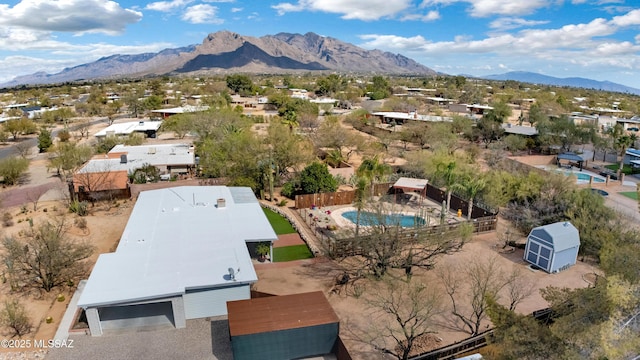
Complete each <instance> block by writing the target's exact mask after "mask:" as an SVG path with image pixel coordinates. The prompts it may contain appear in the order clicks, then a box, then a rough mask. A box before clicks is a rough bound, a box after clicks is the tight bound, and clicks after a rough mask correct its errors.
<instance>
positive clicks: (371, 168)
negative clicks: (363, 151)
mask: <svg viewBox="0 0 640 360" xmlns="http://www.w3.org/2000/svg"><path fill="white" fill-rule="evenodd" d="M389 173H391V167H390V166H389V165H387V164H385V163H381V162H380V160H379V159H378V155H376V156H374V157H372V158H370V159H365V160H363V161H362V164H360V166H359V167H358V170H356V175H358V176H360V177H363V178H366V179H369V186H370V187H371V196H373V195H374V194H373V192H374V187H373V184H374V182H376V181H380V180H381V179H382V178H383V177H384V176H385V175H388V174H389Z"/></svg>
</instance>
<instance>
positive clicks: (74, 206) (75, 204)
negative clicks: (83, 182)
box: [69, 200, 89, 216]
mask: <svg viewBox="0 0 640 360" xmlns="http://www.w3.org/2000/svg"><path fill="white" fill-rule="evenodd" d="M87 205H88V204H87V202H86V201H78V200H74V201H72V202H71V204H69V211H71V212H72V213H74V214H78V215H79V216H87V215H88V214H89V210H88V208H87Z"/></svg>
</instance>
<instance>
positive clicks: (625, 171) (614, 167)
mask: <svg viewBox="0 0 640 360" xmlns="http://www.w3.org/2000/svg"><path fill="white" fill-rule="evenodd" d="M604 167H606V168H607V169H609V170H613V171H618V168H619V167H620V164H611V165H605V166H604ZM635 172H636V169H634V168H633V167H631V165H629V164H624V166H623V167H622V173H623V174H625V175H631V174H635Z"/></svg>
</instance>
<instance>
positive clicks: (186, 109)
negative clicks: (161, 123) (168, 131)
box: [151, 105, 209, 119]
mask: <svg viewBox="0 0 640 360" xmlns="http://www.w3.org/2000/svg"><path fill="white" fill-rule="evenodd" d="M207 110H209V107H208V106H193V105H185V106H180V107H175V108H170V109H159V110H152V111H151V113H152V114H156V115H157V116H159V117H161V118H162V119H166V118H168V117H169V116H171V115H176V114H188V113H194V112H203V111H207Z"/></svg>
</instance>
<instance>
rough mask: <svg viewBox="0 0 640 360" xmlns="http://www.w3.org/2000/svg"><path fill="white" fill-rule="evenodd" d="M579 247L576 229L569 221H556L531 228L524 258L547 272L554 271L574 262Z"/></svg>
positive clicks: (563, 268)
mask: <svg viewBox="0 0 640 360" xmlns="http://www.w3.org/2000/svg"><path fill="white" fill-rule="evenodd" d="M579 249H580V235H579V234H578V229H576V228H575V226H573V225H572V224H571V223H570V222H566V221H565V222H557V223H553V224H549V225H544V226H539V227H536V228H534V229H533V230H531V232H530V233H529V236H528V237H527V245H526V246H525V250H524V259H525V260H526V261H527V262H529V263H531V264H533V265H535V266H537V267H539V268H541V269H542V270H544V271H546V272H548V273H556V272H559V271H562V270H565V269H567V268H569V267H570V266H572V265H574V264H575V263H576V260H577V258H578V250H579Z"/></svg>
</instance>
